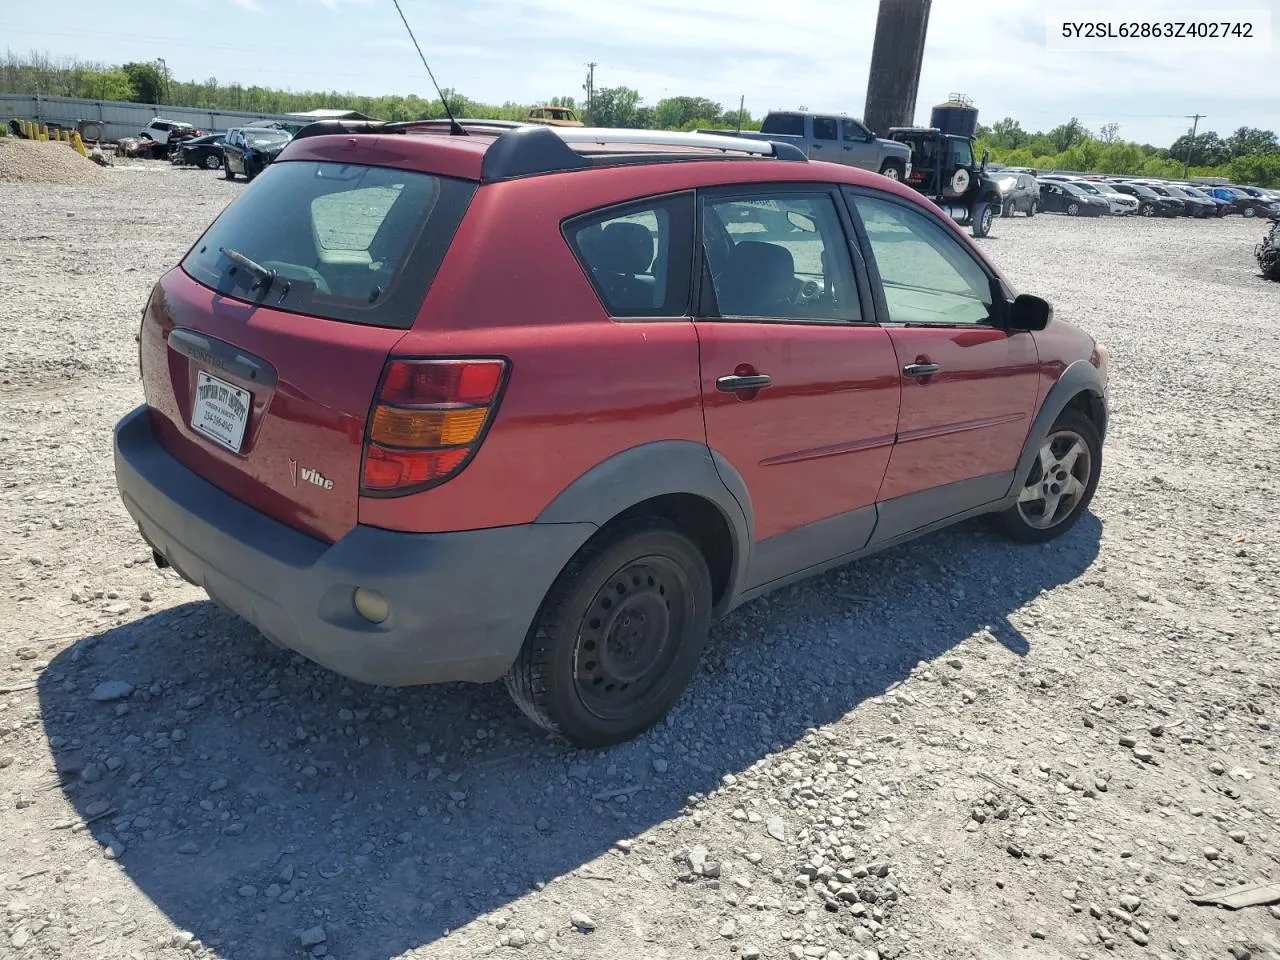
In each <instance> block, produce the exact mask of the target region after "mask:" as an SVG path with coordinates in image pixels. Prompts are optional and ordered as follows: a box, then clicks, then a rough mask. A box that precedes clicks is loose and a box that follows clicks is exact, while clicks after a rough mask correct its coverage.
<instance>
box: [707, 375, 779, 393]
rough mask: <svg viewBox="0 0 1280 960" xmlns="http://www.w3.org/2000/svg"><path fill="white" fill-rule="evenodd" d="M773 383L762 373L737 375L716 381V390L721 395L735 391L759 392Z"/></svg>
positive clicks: (770, 378) (771, 379)
mask: <svg viewBox="0 0 1280 960" xmlns="http://www.w3.org/2000/svg"><path fill="white" fill-rule="evenodd" d="M771 383H773V378H772V377H769V376H766V375H765V374H763V373H756V374H751V375H749V376H745V377H740V376H737V375H734V376H730V377H721V378H720V379H719V380H717V381H716V389H717V390H719V391H721V392H722V393H733V392H734V391H735V390H759V389H760V388H761V387H767V386H769V384H771Z"/></svg>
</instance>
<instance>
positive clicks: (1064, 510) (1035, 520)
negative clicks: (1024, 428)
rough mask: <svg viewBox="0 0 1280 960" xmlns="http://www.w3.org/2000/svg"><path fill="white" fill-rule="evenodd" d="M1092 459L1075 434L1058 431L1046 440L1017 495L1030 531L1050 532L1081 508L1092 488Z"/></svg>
mask: <svg viewBox="0 0 1280 960" xmlns="http://www.w3.org/2000/svg"><path fill="white" fill-rule="evenodd" d="M1092 469H1093V455H1092V454H1091V453H1090V452H1089V445H1088V444H1087V443H1085V440H1084V438H1083V437H1082V436H1080V434H1078V433H1076V432H1075V431H1074V430H1057V431H1055V432H1053V433H1051V434H1049V436H1048V437H1047V438H1046V439H1045V442H1044V444H1043V445H1042V446H1041V447H1040V452H1039V455H1038V456H1037V458H1036V462H1035V464H1034V466H1033V467H1032V469H1031V474H1030V476H1028V477H1027V482H1026V485H1025V486H1023V488H1022V492H1021V493H1019V494H1018V513H1019V514H1020V515H1021V516H1022V519H1023V520H1024V521H1025V522H1026V524H1027V525H1028V526H1030V527H1034V528H1035V529H1037V530H1048V529H1050V528H1052V527H1056V526H1057V525H1058V524H1060V523H1062V522H1063V521H1064V520H1066V519H1067V518H1068V517H1070V516H1071V514H1072V513H1074V512H1075V510H1076V507H1077V506H1079V504H1080V500H1081V498H1082V497H1083V496H1084V494H1085V490H1086V489H1087V488H1088V485H1089V475H1090V473H1091V471H1092Z"/></svg>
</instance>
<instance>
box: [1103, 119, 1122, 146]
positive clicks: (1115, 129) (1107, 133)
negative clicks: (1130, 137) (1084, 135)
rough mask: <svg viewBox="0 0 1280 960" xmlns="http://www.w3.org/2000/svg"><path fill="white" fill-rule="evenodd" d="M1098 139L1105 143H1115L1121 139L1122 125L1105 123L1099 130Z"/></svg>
mask: <svg viewBox="0 0 1280 960" xmlns="http://www.w3.org/2000/svg"><path fill="white" fill-rule="evenodd" d="M1098 139H1099V140H1101V141H1102V142H1103V143H1115V142H1116V141H1117V140H1119V139H1120V124H1118V123H1104V124H1103V125H1102V126H1101V127H1100V128H1099V129H1098Z"/></svg>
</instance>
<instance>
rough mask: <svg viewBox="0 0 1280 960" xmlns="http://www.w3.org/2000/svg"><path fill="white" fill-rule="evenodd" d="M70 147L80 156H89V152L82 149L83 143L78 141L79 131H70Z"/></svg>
mask: <svg viewBox="0 0 1280 960" xmlns="http://www.w3.org/2000/svg"><path fill="white" fill-rule="evenodd" d="M71 146H72V147H74V148H75V151H76V153H78V154H80V156H82V157H87V156H89V151H88V150H86V149H85V148H84V141H83V140H81V139H80V131H78V130H73V131H71Z"/></svg>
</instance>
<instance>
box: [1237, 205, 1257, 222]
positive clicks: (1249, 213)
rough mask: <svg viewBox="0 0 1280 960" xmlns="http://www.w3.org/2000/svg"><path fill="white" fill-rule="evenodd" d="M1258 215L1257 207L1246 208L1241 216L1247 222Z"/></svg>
mask: <svg viewBox="0 0 1280 960" xmlns="http://www.w3.org/2000/svg"><path fill="white" fill-rule="evenodd" d="M1257 215H1258V210H1257V208H1256V207H1245V208H1244V209H1243V210H1241V211H1240V216H1242V217H1244V218H1245V219H1246V220H1252V219H1253V218H1254V217H1256V216H1257Z"/></svg>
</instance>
